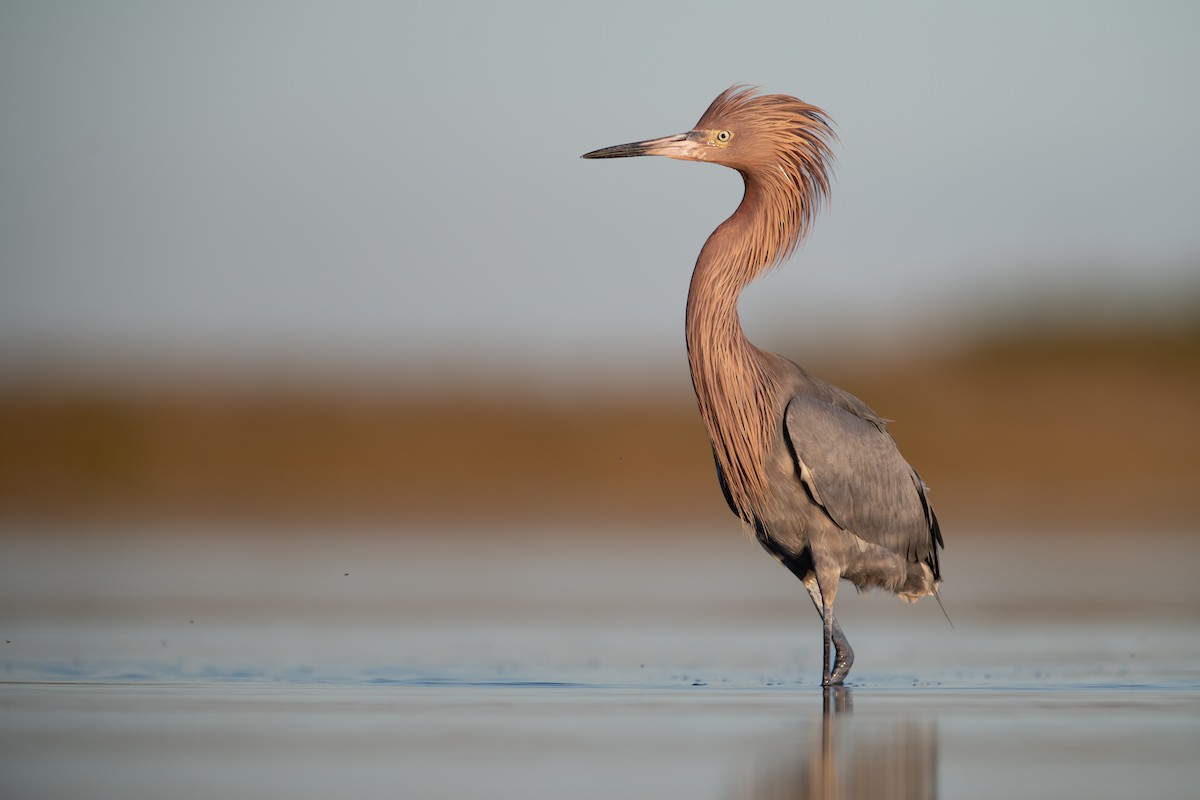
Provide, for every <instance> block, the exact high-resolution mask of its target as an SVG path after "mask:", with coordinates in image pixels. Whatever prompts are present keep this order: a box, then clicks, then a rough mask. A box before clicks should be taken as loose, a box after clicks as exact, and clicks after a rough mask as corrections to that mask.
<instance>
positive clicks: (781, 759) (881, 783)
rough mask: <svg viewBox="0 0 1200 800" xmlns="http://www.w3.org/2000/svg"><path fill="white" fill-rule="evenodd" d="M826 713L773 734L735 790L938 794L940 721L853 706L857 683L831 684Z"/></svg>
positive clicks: (749, 793)
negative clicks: (867, 712)
mask: <svg viewBox="0 0 1200 800" xmlns="http://www.w3.org/2000/svg"><path fill="white" fill-rule="evenodd" d="M822 703H823V708H822V713H821V717H820V718H819V719H816V720H813V721H812V722H811V724H809V726H808V729H807V730H805V731H804V732H803V733H800V734H797V735H794V736H784V737H782V739H780V738H778V737H771V742H772V743H771V745H770V746H769V747H768V752H767V753H766V754H765V755H763V754H762V753H761V752H760V755H759V758H758V759H757V760H756V761H755V763H754V764H753V765H752V772H751V774H750V775H749V776H748V778H747V779H746V780H744V781H742V782H741V783H740V785H739V787H738V788H737V790H736V791H734V792H732V793H731V795H730V796H731V797H734V798H738V800H782V798H789V800H790V799H791V798H814V799H817V798H819V799H820V800H836V799H840V798H851V799H854V800H857V799H858V798H871V799H872V800H914V799H916V798H921V799H922V800H926V799H927V798H935V797H937V794H938V792H937V767H938V740H937V728H936V725H935V724H934V723H933V722H929V721H917V720H912V719H902V718H901V719H897V718H889V717H879V716H870V717H863V716H858V717H855V716H853V715H852V714H851V708H852V704H851V700H850V690H849V689H847V688H845V687H842V686H834V687H828V688H826V689H825V690H824V692H823V697H822Z"/></svg>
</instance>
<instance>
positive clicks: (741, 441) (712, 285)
mask: <svg viewBox="0 0 1200 800" xmlns="http://www.w3.org/2000/svg"><path fill="white" fill-rule="evenodd" d="M763 202H764V194H763V192H762V191H761V190H760V188H759V187H758V185H757V184H756V183H755V182H753V181H752V180H750V179H749V178H747V179H746V193H745V196H744V197H743V198H742V202H741V204H740V205H739V206H738V208H737V210H736V211H735V212H734V213H733V215H732V216H730V217H729V219H727V220H725V222H723V223H722V224H721V225H720V226H719V227H718V228H717V229H716V230H715V231H713V233H712V235H711V236H709V238H708V241H707V242H705V244H704V248H703V249H702V250H701V251H700V256H699V258H698V259H697V260H696V268H695V270H694V271H693V273H692V282H691V287H690V289H689V291H688V302H687V316H686V324H685V333H686V336H687V349H688V363H689V365H690V367H691V373H692V385H693V387H694V388H695V390H696V400H697V403H698V404H699V407H700V415H701V417H703V419H704V424H705V427H706V428H707V429H708V434H709V438H710V439H711V440H712V444H713V451H714V453H715V455H716V459H717V463H718V464H719V465H720V467H721V471H722V474H723V475H724V478H725V482H726V485H727V488H728V489H729V494H730V497H731V498H732V500H733V503H734V505H735V511H736V512H737V513H738V514H739V516H741V517H742V519H744V520H746V521H747V522H749V521H751V520H752V518H753V517H754V509H755V508H761V507H762V504H763V502H764V501H765V499H766V492H767V480H766V476H765V474H764V473H763V468H762V464H763V461H764V457H765V455H766V452H767V450H768V449H769V448H770V446H771V445H772V444H773V441H774V434H775V425H774V411H773V408H774V390H775V388H776V384H775V381H774V380H773V379H772V377H771V375H770V374H769V373H768V371H767V369H766V366H765V364H764V362H763V359H762V355H761V352H760V351H759V350H758V348H756V347H755V346H754V345H752V344H751V343H750V341H749V340H748V339H747V338H746V334H745V332H744V331H743V330H742V325H741V321H740V320H739V319H738V313H737V303H738V297H739V295H740V294H741V291H742V289H743V288H745V286H746V285H747V284H749V283H750V281H752V280H754V278H755V277H756V276H757V275H758V274H760V273H761V272H762V271H763V270H764V269H765V268H767V267H768V266H769V265H770V263H771V260H772V254H770V253H769V252H766V251H765V250H764V249H763V248H762V247H760V246H759V245H758V244H757V242H758V240H757V238H756V236H755V232H756V231H757V230H761V227H762V226H763V225H764V224H770V220H769V218H768V219H764V214H763V213H762V204H763Z"/></svg>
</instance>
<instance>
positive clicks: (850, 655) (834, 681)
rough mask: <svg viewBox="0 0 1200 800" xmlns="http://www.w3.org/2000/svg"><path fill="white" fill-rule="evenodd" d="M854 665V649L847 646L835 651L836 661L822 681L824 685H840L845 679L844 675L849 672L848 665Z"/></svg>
mask: <svg viewBox="0 0 1200 800" xmlns="http://www.w3.org/2000/svg"><path fill="white" fill-rule="evenodd" d="M852 666H854V651H853V650H851V649H850V648H849V647H846V648H845V649H844V650H843V649H839V650H838V651H837V661H836V662H834V665H833V669H832V670H831V671H830V673H829V675H828V676H827V678H826V680H825V681H823V685H825V686H841V685H842V684H843V683H845V681H846V676H847V675H849V674H850V667H852Z"/></svg>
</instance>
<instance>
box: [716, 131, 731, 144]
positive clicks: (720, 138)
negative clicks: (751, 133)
mask: <svg viewBox="0 0 1200 800" xmlns="http://www.w3.org/2000/svg"><path fill="white" fill-rule="evenodd" d="M732 138H733V131H717V136H716V139H717V142H718V143H719V144H725V143H726V142H728V141H729V140H730V139H732Z"/></svg>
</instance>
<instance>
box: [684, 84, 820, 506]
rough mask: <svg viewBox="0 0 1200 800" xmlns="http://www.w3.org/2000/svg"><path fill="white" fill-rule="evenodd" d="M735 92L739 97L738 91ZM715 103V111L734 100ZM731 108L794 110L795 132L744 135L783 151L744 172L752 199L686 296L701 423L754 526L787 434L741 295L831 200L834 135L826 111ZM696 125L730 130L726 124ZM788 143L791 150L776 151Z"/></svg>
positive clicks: (781, 101)
mask: <svg viewBox="0 0 1200 800" xmlns="http://www.w3.org/2000/svg"><path fill="white" fill-rule="evenodd" d="M734 91H735V90H731V92H734ZM729 94H730V93H729V92H727V93H726V94H725V95H722V96H721V97H719V98H717V101H716V102H714V104H713V106H714V108H715V107H717V106H718V104H720V103H722V101H723V100H725V101H726V102H728V101H729V99H728V98H727V97H726V95H729ZM733 100H737V101H741V102H743V103H746V102H756V103H759V104H765V105H766V106H767V107H768V110H769V111H772V112H775V111H778V112H780V117H781V118H782V117H783V116H784V114H783V112H790V113H789V114H788V115H787V116H788V117H789V119H787V122H788V123H789V124H787V125H781V126H779V129H778V130H775V129H774V128H773V127H771V126H766V127H760V126H759V123H760V119H758V118H756V119H755V120H754V121H753V123H745V124H743V125H740V126H739V128H738V129H737V130H738V131H739V135H742V134H744V135H745V136H750V135H755V136H762V137H764V138H767V137H771V136H775V137H776V140H777V141H773V142H767V144H774V145H776V146H774V147H772V148H770V149H768V148H766V147H764V148H763V149H762V151H761V152H756V153H754V154H753V155H754V157H753V158H750V159H748V160H747V161H746V162H745V163H739V164H729V166H733V167H735V168H736V169H738V171H739V172H741V174H742V177H743V179H744V180H745V184H746V193H745V196H744V197H743V198H742V202H741V204H740V205H739V206H738V208H737V210H736V211H735V212H734V213H733V215H732V216H731V217H730V218H729V219H727V220H726V221H725V222H724V223H722V224H721V225H720V226H719V227H718V228H717V229H716V230H715V231H713V234H712V235H711V236H710V237H709V239H708V241H707V242H706V243H705V245H704V248H703V250H701V252H700V257H699V258H698V259H697V261H696V268H695V271H694V272H693V274H692V283H691V288H690V290H689V293H688V304H687V321H686V334H687V345H688V361H689V363H690V366H691V372H692V383H693V386H694V387H695V390H696V399H697V401H698V404H699V407H700V415H701V417H702V418H703V419H704V424H705V427H706V428H707V429H708V434H709V438H710V439H711V440H712V445H713V451H714V453H715V455H716V460H717V463H718V464H719V465H720V468H721V472H722V474H723V475H724V477H725V483H726V487H727V489H728V491H729V497H730V499H731V501H732V502H733V505H734V508H735V511H736V513H737V514H738V515H739V516H740V517H741V518H742V519H743V520H744V521H746V522H747V523H751V522H753V520H754V518H755V517H756V516H759V515H761V514H762V513H763V511H764V510H765V507H766V504H767V502H768V487H769V482H768V479H767V475H766V472H765V468H764V465H765V461H766V456H767V454H768V453H769V452H770V450H771V448H772V447H773V446H774V444H775V441H776V438H777V437H778V435H779V430H778V429H779V424H780V422H779V413H778V412H779V409H778V408H777V407H776V406H777V398H778V393H779V390H780V388H781V387H780V386H779V385H778V383H777V380H776V376H775V375H773V374H772V372H771V371H770V369H769V368H768V363H767V362H766V360H765V357H764V354H763V352H762V351H760V350H759V349H758V348H756V347H754V345H752V344H751V343H750V342H749V340H748V339H747V338H746V335H745V333H744V332H743V330H742V326H741V322H740V321H739V319H738V312H737V303H738V296H739V295H740V293H741V291H742V289H743V288H744V287H745V286H746V285H747V284H748V283H750V281H752V280H753V279H754V278H755V277H757V276H758V275H760V274H762V273H763V272H765V271H766V270H768V269H770V268H771V267H773V266H776V265H777V264H779V263H781V262H782V261H783V260H784V259H786V258H787V257H788V256H789V255H790V254H791V253H792V251H794V250H795V248H796V246H797V245H798V244H799V242H800V241H801V240H802V239H803V238H804V236H805V234H806V233H807V230H808V226H809V224H810V222H811V220H812V217H813V214H814V213H815V212H816V209H817V208H818V206H819V205H820V203H821V201H822V199H823V198H824V197H825V195H826V194H827V193H828V189H829V181H828V173H827V169H826V163H827V161H828V159H829V150H828V145H827V139H828V138H829V137H831V136H832V133H831V132H830V130H829V128H828V126H827V124H826V122H825V120H824V118H823V116H822V115H821V112H820V110H819V109H815V108H813V107H812V106H807V105H805V104H803V103H801V102H800V101H798V100H795V99H794V98H787V97H782V96H779V95H771V96H767V97H754V98H749V97H748V94H747V93H746V92H745V91H744V90H743V91H742V92H741V94H740V95H735V96H734V97H733ZM713 115H714V112H713V109H711V108H710V109H709V112H708V113H706V114H705V117H704V118H702V119H701V122H700V124H698V125H697V127H705V126H709V127H713V126H717V125H725V124H730V123H728V122H726V120H723V119H717V120H715V121H714V122H711V123H710V122H706V121H707V120H708V118H709V117H710V116H713ZM778 140H783V145H785V146H782V147H781V146H778V145H779V141H778Z"/></svg>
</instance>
